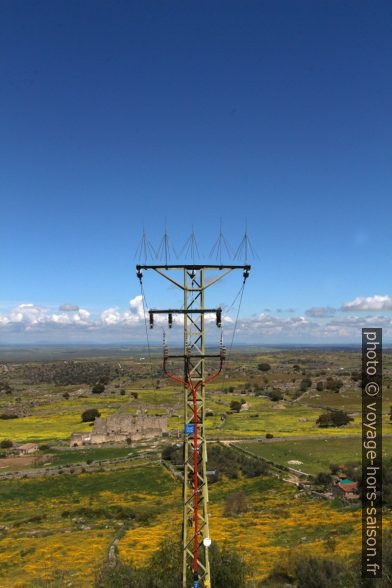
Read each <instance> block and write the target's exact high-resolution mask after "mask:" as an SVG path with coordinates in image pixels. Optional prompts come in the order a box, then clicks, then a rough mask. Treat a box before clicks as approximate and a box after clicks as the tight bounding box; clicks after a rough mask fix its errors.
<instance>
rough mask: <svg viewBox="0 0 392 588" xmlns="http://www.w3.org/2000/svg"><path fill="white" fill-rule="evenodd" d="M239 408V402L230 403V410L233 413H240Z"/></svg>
mask: <svg viewBox="0 0 392 588" xmlns="http://www.w3.org/2000/svg"><path fill="white" fill-rule="evenodd" d="M241 406H242V404H241V402H240V401H239V400H232V401H231V402H230V410H232V411H233V412H240V410H241Z"/></svg>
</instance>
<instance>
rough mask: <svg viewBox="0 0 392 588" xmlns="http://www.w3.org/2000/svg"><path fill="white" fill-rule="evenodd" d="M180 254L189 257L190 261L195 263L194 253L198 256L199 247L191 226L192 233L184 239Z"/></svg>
mask: <svg viewBox="0 0 392 588" xmlns="http://www.w3.org/2000/svg"><path fill="white" fill-rule="evenodd" d="M181 255H184V257H187V258H188V259H189V258H190V259H191V260H192V263H195V255H197V257H198V258H200V253H199V248H198V245H197V240H196V235H195V230H194V228H193V227H192V233H191V234H190V235H189V237H188V239H187V240H186V241H185V243H184V246H183V248H182V249H181Z"/></svg>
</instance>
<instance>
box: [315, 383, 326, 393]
mask: <svg viewBox="0 0 392 588" xmlns="http://www.w3.org/2000/svg"><path fill="white" fill-rule="evenodd" d="M316 390H317V392H322V391H323V390H324V384H323V382H317V384H316Z"/></svg>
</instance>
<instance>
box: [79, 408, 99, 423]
mask: <svg viewBox="0 0 392 588" xmlns="http://www.w3.org/2000/svg"><path fill="white" fill-rule="evenodd" d="M100 416H101V413H100V412H99V410H98V409H97V408H88V409H87V410H85V411H84V412H83V413H82V422H83V423H91V422H94V421H95V419H96V418H98V417H100Z"/></svg>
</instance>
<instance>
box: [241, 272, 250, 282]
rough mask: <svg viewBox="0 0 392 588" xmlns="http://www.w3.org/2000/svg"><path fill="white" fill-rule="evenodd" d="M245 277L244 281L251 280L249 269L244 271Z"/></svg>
mask: <svg viewBox="0 0 392 588" xmlns="http://www.w3.org/2000/svg"><path fill="white" fill-rule="evenodd" d="M242 275H243V276H244V281H245V280H246V279H247V278H249V270H248V269H244V273H243V274H242Z"/></svg>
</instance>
